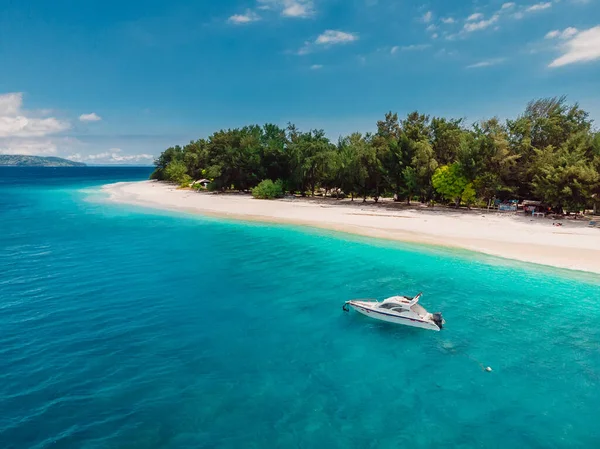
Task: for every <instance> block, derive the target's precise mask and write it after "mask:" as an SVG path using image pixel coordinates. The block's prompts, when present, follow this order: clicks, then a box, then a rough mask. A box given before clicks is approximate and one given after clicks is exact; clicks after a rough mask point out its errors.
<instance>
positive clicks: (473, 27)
mask: <svg viewBox="0 0 600 449" xmlns="http://www.w3.org/2000/svg"><path fill="white" fill-rule="evenodd" d="M499 18H500V17H499V16H498V14H495V15H493V16H492V17H490V18H489V19H487V20H480V21H478V22H468V23H465V26H464V27H463V30H464V31H466V32H467V33H470V32H472V31H477V30H484V29H486V28H487V27H489V26H490V25H493V24H494V23H496V22H497V21H498V19H499Z"/></svg>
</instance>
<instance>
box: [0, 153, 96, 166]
mask: <svg viewBox="0 0 600 449" xmlns="http://www.w3.org/2000/svg"><path fill="white" fill-rule="evenodd" d="M0 166H5V167H6V166H10V167H85V164H84V163H82V162H74V161H70V160H68V159H63V158H60V157H42V156H24V155H18V154H0Z"/></svg>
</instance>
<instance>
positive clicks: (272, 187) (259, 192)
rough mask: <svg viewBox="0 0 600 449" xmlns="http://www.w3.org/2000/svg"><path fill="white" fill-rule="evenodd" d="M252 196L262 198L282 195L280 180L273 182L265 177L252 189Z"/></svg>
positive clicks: (273, 197) (269, 198) (270, 198)
mask: <svg viewBox="0 0 600 449" xmlns="http://www.w3.org/2000/svg"><path fill="white" fill-rule="evenodd" d="M252 196H253V197H254V198H258V199H262V200H272V199H275V198H281V197H283V183H282V182H281V180H277V181H275V182H273V181H271V180H270V179H265V180H264V181H261V182H260V183H259V184H258V185H257V186H256V187H254V188H253V189H252Z"/></svg>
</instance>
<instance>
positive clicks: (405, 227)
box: [102, 181, 600, 273]
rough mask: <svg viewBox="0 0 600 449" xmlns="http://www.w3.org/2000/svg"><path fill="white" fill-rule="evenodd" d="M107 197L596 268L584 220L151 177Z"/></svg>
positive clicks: (593, 232) (596, 237)
mask: <svg viewBox="0 0 600 449" xmlns="http://www.w3.org/2000/svg"><path fill="white" fill-rule="evenodd" d="M102 189H103V191H104V192H105V193H107V194H108V196H109V201H113V202H117V203H124V204H131V205H138V206H144V207H151V208H157V209H163V210H171V211H181V212H189V213H198V214H203V215H210V216H217V217H224V218H231V219H239V220H246V221H261V222H266V223H283V224H293V225H301V226H310V227H316V228H321V229H329V230H333V231H338V232H345V233H351V234H356V235H361V236H367V237H375V238H382V239H389V240H397V241H402V242H410V243H417V244H428V245H438V246H444V247H450V248H460V249H465V250H469V251H476V252H480V253H484V254H488V255H493V256H498V257H503V258H507V259H514V260H519V261H523V262H530V263H535V264H541V265H548V266H553V267H557V268H566V269H570V270H579V271H586V272H592V273H600V229H597V228H588V227H587V226H586V225H587V222H585V221H583V220H581V221H572V220H562V221H561V222H562V223H563V226H560V227H558V226H553V221H552V220H549V219H545V218H532V217H529V216H525V215H524V214H522V213H520V214H518V215H516V214H514V213H499V212H487V211H482V210H478V211H452V210H449V209H446V208H439V207H438V208H420V207H418V206H416V207H414V208H407V207H402V206H400V207H397V208H394V207H393V205H389V206H385V205H377V204H375V203H374V202H373V201H370V202H367V203H362V200H360V199H358V200H355V201H354V202H350V200H344V201H336V200H335V199H331V200H330V199H327V200H316V199H310V198H292V199H281V200H257V199H254V198H252V197H251V196H250V195H247V194H213V193H208V192H196V191H191V190H185V189H178V188H176V187H175V186H173V185H170V184H166V183H160V182H155V181H141V182H140V181H138V182H121V183H115V184H108V185H105V186H103V188H102Z"/></svg>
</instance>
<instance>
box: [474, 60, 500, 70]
mask: <svg viewBox="0 0 600 449" xmlns="http://www.w3.org/2000/svg"><path fill="white" fill-rule="evenodd" d="M505 60H506V59H505V58H494V59H487V60H485V61H480V62H476V63H475V64H471V65H468V66H467V69H479V68H483V67H490V66H493V65H498V64H501V63H503V62H504V61H505Z"/></svg>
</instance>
